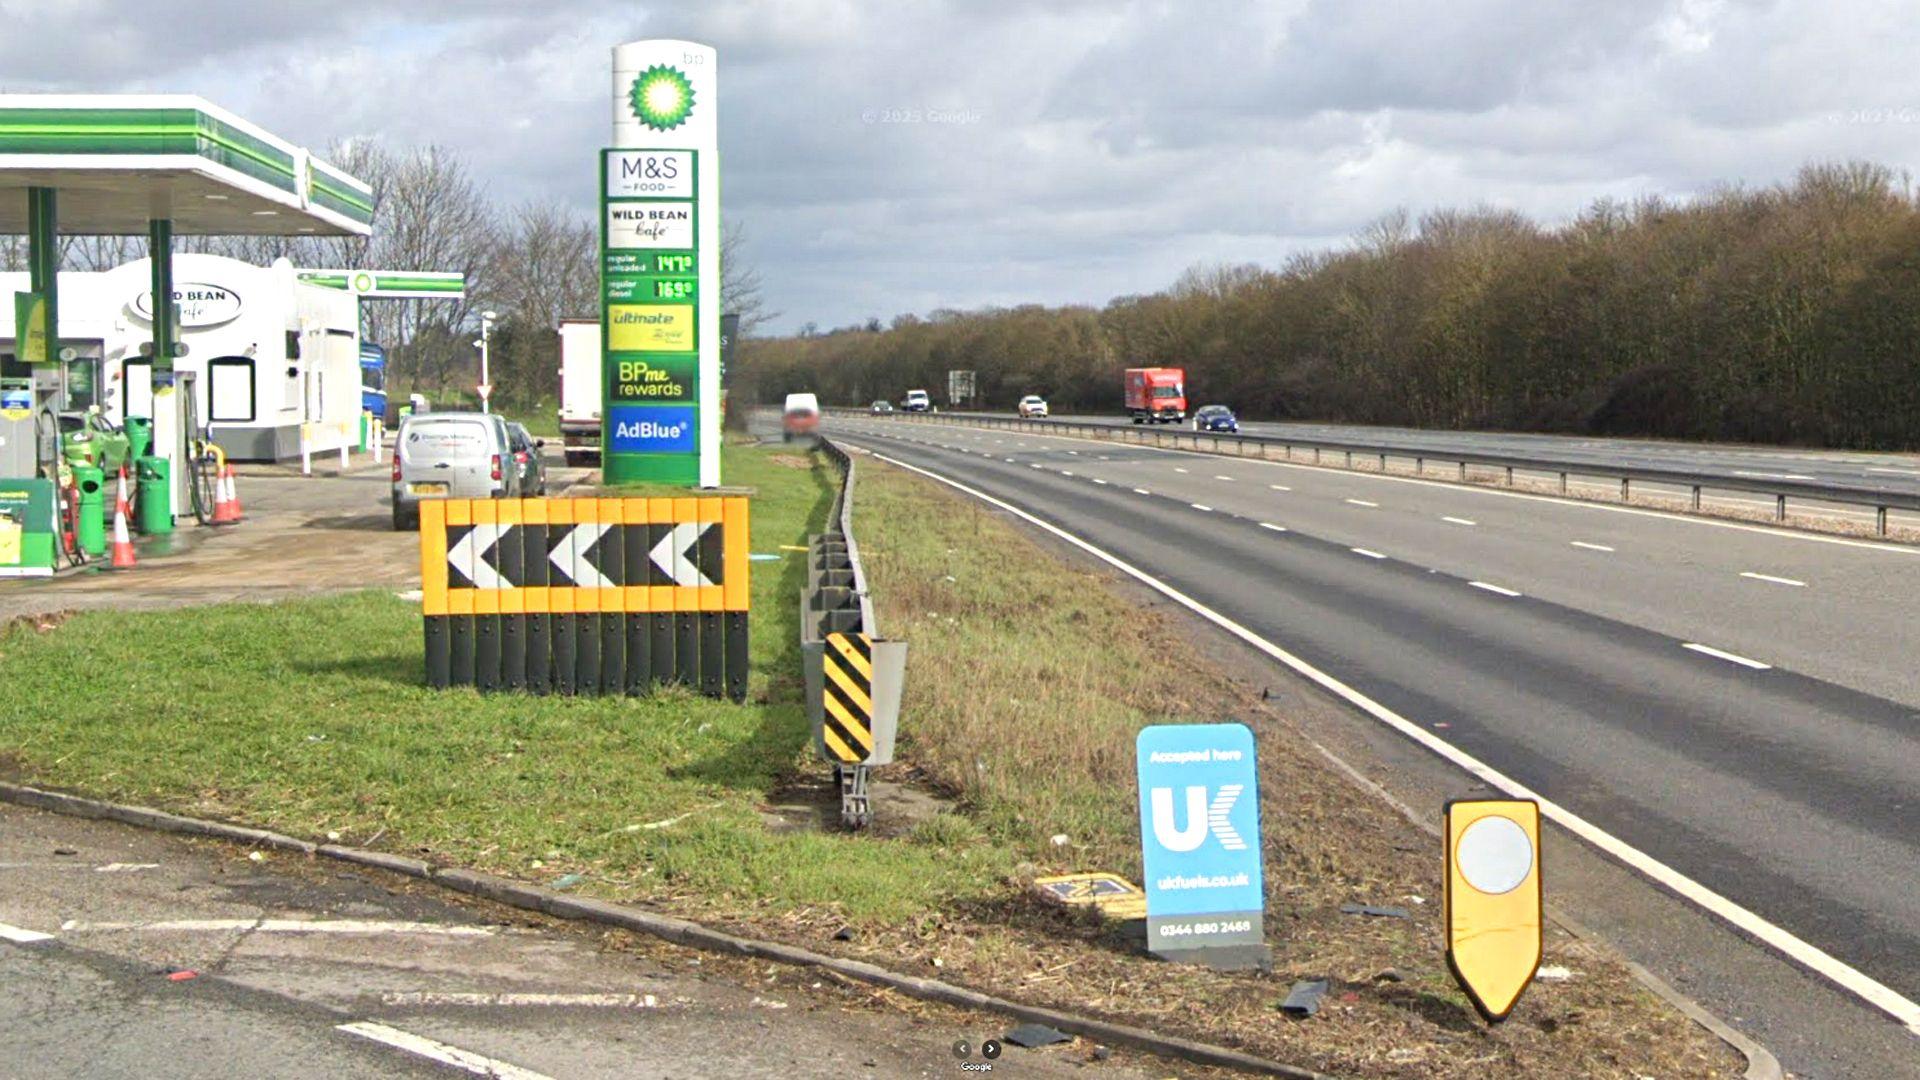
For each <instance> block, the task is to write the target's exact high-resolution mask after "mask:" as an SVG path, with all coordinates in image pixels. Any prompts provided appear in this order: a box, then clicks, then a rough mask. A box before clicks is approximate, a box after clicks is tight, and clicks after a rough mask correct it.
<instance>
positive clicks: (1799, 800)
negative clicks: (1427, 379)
mask: <svg viewBox="0 0 1920 1080" xmlns="http://www.w3.org/2000/svg"><path fill="white" fill-rule="evenodd" d="M829 426H830V430H831V431H832V432H833V433H834V434H836V435H843V436H845V437H847V439H848V441H850V442H852V443H854V444H856V445H860V446H865V447H868V448H870V449H873V450H875V451H877V452H880V453H883V454H886V455H889V456H892V457H895V458H897V459H898V460H901V461H904V462H907V463H910V464H915V465H919V466H922V467H925V468H928V469H932V470H935V471H937V472H940V473H942V474H944V475H947V476H949V477H952V478H954V479H958V480H961V481H963V482H965V483H968V484H970V485H972V486H974V487H976V488H978V489H980V490H982V491H984V492H986V493H988V494H991V495H993V496H995V497H998V498H1001V499H1004V500H1006V501H1007V502H1009V503H1011V504H1013V505H1016V506H1019V507H1021V508H1022V509H1024V510H1027V511H1028V512H1030V513H1033V514H1035V515H1036V516H1038V517H1040V518H1041V519H1043V520H1046V521H1048V522H1050V523H1053V524H1055V525H1058V526H1060V527H1062V528H1065V529H1067V530H1069V531H1070V532H1072V533H1074V534H1075V535H1078V536H1081V537H1083V538H1085V539H1087V540H1089V541H1090V542H1092V543H1095V544H1097V545H1099V546H1100V547H1102V548H1104V549H1105V550H1107V551H1109V552H1111V553H1113V554H1114V555H1116V556H1118V557H1120V558H1122V559H1124V560H1126V561H1128V562H1130V563H1132V564H1133V565H1135V566H1138V567H1141V568H1144V569H1147V570H1149V571H1150V572H1152V573H1154V574H1156V575H1157V576H1159V577H1161V578H1162V579H1163V580H1164V581H1166V582H1168V583H1169V584H1171V585H1173V586H1174V587H1176V588H1178V589H1180V590H1182V591H1183V592H1185V593H1187V594H1188V595H1190V596H1192V597H1194V598H1195V599H1197V600H1199V601H1200V602H1202V603H1204V604H1206V605H1208V606H1210V607H1212V608H1213V609H1214V610H1216V611H1219V612H1220V613H1222V614H1224V615H1226V616H1227V617H1229V618H1231V619H1234V620H1235V621H1237V622H1239V623H1241V624H1242V625H1244V626H1246V627H1248V628H1250V629H1252V630H1253V631H1254V632H1256V633H1258V634H1260V635H1261V636H1262V637H1264V638H1266V639H1268V640H1270V641H1272V642H1274V643H1276V644H1278V645H1279V646H1281V647H1283V648H1285V649H1287V650H1289V651H1291V652H1293V653H1294V654H1296V655H1298V656H1300V657H1302V658H1304V659H1305V660H1307V661H1308V662H1309V663H1311V664H1313V665H1315V666H1316V667H1318V668H1320V669H1321V670H1322V671H1325V672H1327V673H1329V674H1331V675H1333V676H1334V677H1335V678H1338V679H1340V680H1342V681H1344V682H1345V683H1347V684H1348V685H1350V686H1352V687H1354V688H1355V689H1357V690H1359V691H1360V692H1362V693H1364V694H1366V695H1368V696H1370V697H1372V698H1373V699H1375V700H1377V701H1379V702H1381V703H1382V704H1384V705H1386V706H1387V707H1389V708H1391V709H1393V710H1395V711H1396V712H1398V713H1400V714H1401V715H1403V716H1406V717H1408V718H1410V719H1412V720H1414V721H1415V722H1417V723H1419V724H1421V725H1423V726H1427V727H1429V728H1431V729H1432V730H1434V731H1435V732H1438V733H1441V734H1442V735H1443V737H1444V738H1445V739H1447V740H1448V741H1450V742H1451V743H1453V744H1454V745H1455V746H1457V747H1459V748H1461V749H1463V750H1465V751H1467V752H1469V753H1471V754H1473V755H1474V756H1476V757H1478V758H1479V759H1481V760H1483V761H1485V762H1488V763H1489V764H1491V765H1493V766H1494V767H1496V768H1499V769H1501V770H1502V771H1504V772H1506V773H1507V774H1508V775H1510V776H1513V777H1515V778H1516V779H1518V780H1519V781H1521V782H1522V783H1525V784H1527V785H1528V786H1530V787H1532V788H1534V789H1535V790H1538V791H1540V792H1542V793H1543V794H1544V795H1546V796H1547V797H1549V798H1552V799H1554V800H1555V801H1557V802H1559V803H1560V804H1562V805H1564V806H1566V807H1568V808H1569V809H1571V810H1573V811H1574V812H1576V813H1578V814H1580V815H1582V816H1583V817H1585V818H1586V819H1587V820H1589V821H1592V822H1595V823H1597V824H1599V825H1600V826H1601V827H1602V828H1604V829H1606V830H1608V831H1609V832H1611V833H1612V834H1614V835H1615V836H1617V837H1619V838H1621V839H1623V840H1625V841H1626V842H1628V843H1630V844H1632V845H1633V846H1635V847H1637V848H1639V849H1640V850H1641V851H1643V852H1646V853H1648V854H1650V855H1652V856H1654V857H1655V858H1657V859H1659V860H1661V861H1663V862H1665V863H1667V864H1669V865H1671V866H1673V867H1675V868H1676V869H1678V870H1680V871H1681V872H1682V873H1685V874H1687V875H1689V876H1691V877H1692V878H1694V879H1695V880H1696V881H1699V882H1701V883H1703V884H1704V885H1706V886H1708V887H1709V888H1711V889H1713V890H1715V891H1717V892H1719V893H1721V894H1722V895H1725V896H1727V897H1729V898H1731V899H1733V900H1734V901H1736V902H1738V903H1740V904H1742V905H1744V906H1746V907H1748V908H1749V909H1752V910H1754V911H1755V912H1757V913H1758V914H1760V915H1761V916H1763V917H1764V918H1766V919H1768V920H1770V921H1772V922H1773V923H1776V924H1778V925H1780V926H1783V927H1785V928H1786V929H1787V930H1788V931H1790V932H1792V933H1794V934H1796V935H1798V936H1799V937H1801V938H1803V939H1806V940H1808V941H1810V942H1812V943H1813V944H1815V945H1817V946H1819V947H1821V948H1823V949H1825V950H1827V951H1829V952H1830V953H1832V954H1834V955H1835V956H1837V957H1838V958H1839V959H1841V960H1843V961H1845V962H1846V963H1848V964H1851V965H1853V966H1854V967H1857V968H1859V969H1860V970H1862V971H1864V972H1866V973H1867V974H1868V975H1870V976H1872V977H1873V978H1876V979H1878V980H1880V981H1882V982H1884V983H1886V984H1888V985H1889V986H1891V987H1892V988H1894V989H1895V990H1896V991H1898V992H1900V993H1901V994H1903V995H1905V996H1907V997H1909V998H1916V997H1920V738H1916V709H1920V680H1916V679H1915V677H1914V676H1913V673H1912V665H1911V657H1912V656H1913V655H1914V647H1915V646H1916V645H1920V634H1917V633H1916V620H1915V619H1914V618H1913V615H1912V603H1913V599H1912V598H1913V597H1914V596H1916V595H1920V588H1917V587H1920V549H1916V548H1909V547H1902V546H1898V545H1887V544H1875V543H1865V542H1860V541H1852V540H1846V539H1842V538H1837V537H1820V536H1812V535H1808V534H1799V533H1789V532H1784V531H1779V530H1772V529H1765V528H1758V527H1754V526H1747V525H1739V524H1734V523H1727V522H1712V521H1706V520H1701V519H1688V518H1680V517H1676V516H1672V515H1663V514H1655V513H1649V512H1645V511H1640V510H1635V509H1632V508H1622V507H1610V506H1604V505H1596V504H1590V503H1573V502H1568V501H1564V500H1556V499H1547V498H1537V497H1526V496H1520V495H1515V494H1512V493H1507V492H1502V491H1497V490H1488V489H1479V488H1470V487H1461V486H1456V485H1447V484H1438V483H1425V482H1420V481H1417V480H1412V479H1407V478H1393V477H1381V476H1377V475H1369V474H1360V473H1351V472H1345V471H1342V470H1333V469H1315V468H1311V467H1307V466H1292V465H1286V464H1281V463H1272V462H1258V461H1253V460H1236V459H1229V458H1221V457H1215V456H1209V455H1196V454H1185V453H1175V452H1167V451H1159V450H1153V449H1148V448H1144V447H1133V446H1122V445H1115V444H1111V443H1106V442H1096V441H1088V440H1078V439H1063V438H1053V437H1041V436H1035V435H1032V434H1029V433H1024V432H1007V431H998V430H986V429H969V428H965V427H961V426H948V425H931V426H928V425H920V424H913V425H908V424H901V423H897V422H891V421H885V420H881V421H872V420H865V419H835V420H833V421H832V422H831V423H830V425H829ZM1282 530H1284V531H1282ZM1708 650H1711V651H1708ZM1753 665H1764V666H1753ZM1687 945H1688V943H1687V942H1686V941H1684V940H1681V941H1676V940H1674V939H1673V938H1672V937H1666V938H1661V937H1659V936H1658V935H1654V936H1653V937H1652V938H1651V939H1650V940H1649V941H1648V942H1646V943H1645V947H1649V948H1652V949H1654V950H1656V951H1660V952H1665V953H1666V955H1651V956H1641V957H1639V958H1640V959H1642V960H1643V961H1644V962H1650V963H1649V966H1655V967H1656V970H1658V965H1659V964H1660V963H1661V962H1663V961H1664V962H1666V966H1668V967H1670V968H1671V967H1673V966H1674V965H1675V964H1676V963H1677V964H1679V965H1681V966H1685V965H1687V964H1694V965H1695V966H1698V965H1699V964H1701V963H1707V961H1706V960H1703V959H1702V958H1698V957H1690V956H1687V955H1685V951H1686V949H1687ZM1674 949H1678V950H1680V955H1674V954H1673V953H1672V952H1671V951H1670V950H1674ZM1696 985H1697V981H1696ZM1703 989H1704V990H1705V992H1704V993H1702V994H1701V996H1702V997H1703V998H1706V999H1708V1001H1709V1004H1710V1005H1714V1006H1717V1007H1718V1008H1719V1009H1721V1010H1722V1011H1723V1012H1724V1013H1725V1014H1726V1015H1730V1016H1740V1017H1744V1018H1759V1020H1760V1024H1761V1026H1762V1027H1763V1028H1768V1029H1770V1030H1771V1032H1772V1033H1773V1034H1775V1035H1777V1036H1778V1037H1779V1038H1778V1042H1779V1043H1782V1044H1785V1046H1784V1047H1783V1046H1781V1045H1775V1043H1774V1042H1772V1041H1770V1042H1769V1045H1772V1046H1774V1048H1775V1049H1776V1051H1779V1052H1782V1057H1783V1059H1784V1060H1787V1062H1788V1064H1789V1067H1795V1065H1796V1062H1795V1055H1794V1052H1793V1051H1794V1050H1795V1049H1796V1048H1807V1047H1814V1046H1818V1047H1819V1048H1820V1049H1819V1054H1820V1057H1821V1060H1820V1061H1819V1063H1818V1067H1811V1066H1812V1063H1811V1062H1810V1061H1808V1060H1807V1059H1806V1058H1805V1057H1803V1058H1801V1059H1800V1064H1799V1066H1798V1071H1799V1072H1800V1073H1801V1075H1833V1076H1876V1075H1889V1074H1891V1075H1901V1074H1902V1073H1901V1072H1899V1071H1898V1070H1897V1069H1895V1070H1894V1071H1892V1072H1891V1073H1889V1068H1890V1063H1893V1062H1899V1063H1901V1064H1903V1065H1904V1064H1905V1063H1907V1062H1909V1061H1910V1062H1911V1063H1912V1069H1911V1071H1910V1072H1908V1073H1906V1074H1907V1075H1920V1040H1915V1039H1913V1038H1912V1037H1911V1036H1908V1035H1907V1034H1906V1033H1905V1032H1904V1031H1902V1030H1901V1029H1900V1028H1898V1027H1897V1026H1896V1025H1894V1024H1893V1023H1892V1022H1891V1021H1890V1020H1887V1019H1886V1018H1885V1017H1884V1015H1883V1014H1879V1013H1875V1012H1870V1011H1868V1010H1867V1009H1866V1008H1865V1007H1864V1006H1860V1007H1858V1008H1855V1009H1853V1010H1852V1015H1851V1019H1850V1021H1849V1022H1851V1023H1857V1024H1858V1025H1859V1029H1858V1030H1859V1037H1858V1038H1857V1039H1854V1040H1852V1042H1853V1043H1854V1044H1855V1045H1856V1046H1857V1047H1858V1049H1859V1052H1858V1053H1857V1054H1854V1055H1849V1054H1848V1052H1847V1047H1846V1046H1845V1045H1842V1046H1839V1047H1835V1046H1834V1044H1833V1042H1832V1038H1831V1035H1832V1033H1831V1031H1828V1032H1824V1033H1823V1032H1818V1031H1807V1030H1803V1029H1804V1027H1805V1024H1804V1021H1803V1020H1797V1019H1796V1014H1800V1016H1802V1017H1804V1016H1808V1015H1812V1013H1813V1012H1815V1011H1817V1010H1809V1009H1807V1008H1806V1007H1805V1006H1804V1005H1803V1004H1802V1003H1800V1002H1795V1001H1791V1000H1777V999H1775V998H1773V997H1772V996H1770V995H1769V994H1768V993H1767V988H1766V987H1765V986H1762V985H1751V986H1717V987H1715V986H1711V985H1709V986H1707V987H1704V988H1703ZM1815 992H1816V993H1823V994H1831V995H1835V996H1842V997H1844V995H1840V994H1839V993H1838V992H1837V991H1834V990H1832V989H1831V988H1830V987H1820V988H1816V990H1815ZM1829 1004H1830V1003H1829ZM1829 1015H1830V1014H1829ZM1822 1023H1823V1024H1825V1025H1826V1026H1828V1027H1831V1024H1830V1023H1828V1022H1827V1021H1822ZM1763 1037H1764V1036H1763ZM1909 1055H1911V1056H1909Z"/></svg>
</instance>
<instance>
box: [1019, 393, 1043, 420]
mask: <svg viewBox="0 0 1920 1080" xmlns="http://www.w3.org/2000/svg"><path fill="white" fill-rule="evenodd" d="M1020 415H1021V416H1045V415H1047V399H1046V398H1043V397H1041V396H1040V395H1039V394H1028V395H1027V396H1026V397H1023V398H1021V399H1020Z"/></svg>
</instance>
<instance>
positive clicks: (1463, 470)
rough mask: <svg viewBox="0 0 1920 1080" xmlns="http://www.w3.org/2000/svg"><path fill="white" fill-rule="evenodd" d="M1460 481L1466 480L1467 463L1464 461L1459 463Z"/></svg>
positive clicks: (1464, 481)
mask: <svg viewBox="0 0 1920 1080" xmlns="http://www.w3.org/2000/svg"><path fill="white" fill-rule="evenodd" d="M1460 482H1461V483H1463V484H1464V483H1466V482H1467V463H1466V462H1464V461H1463V462H1461V463H1460Z"/></svg>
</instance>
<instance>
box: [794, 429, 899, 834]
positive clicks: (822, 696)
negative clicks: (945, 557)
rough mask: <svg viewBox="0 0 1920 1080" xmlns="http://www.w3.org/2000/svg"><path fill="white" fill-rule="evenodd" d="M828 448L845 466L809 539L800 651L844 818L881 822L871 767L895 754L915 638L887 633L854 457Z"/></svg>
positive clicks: (817, 736)
mask: <svg viewBox="0 0 1920 1080" xmlns="http://www.w3.org/2000/svg"><path fill="white" fill-rule="evenodd" d="M820 449H821V450H822V451H823V452H825V453H826V455H827V457H828V458H829V459H830V460H832V461H833V463H834V464H835V465H836V466H837V467H838V468H839V469H840V470H841V477H842V479H841V483H840V491H839V494H838V495H836V496H835V497H834V503H833V508H832V512H831V513H830V514H829V515H828V518H827V531H826V532H824V533H821V534H818V535H815V536H810V537H808V538H807V582H806V585H805V586H804V587H803V588H802V589H801V591H800V653H801V662H802V665H803V668H804V671H805V676H806V688H807V717H808V719H810V720H811V721H812V722H813V745H814V749H815V750H816V751H818V752H819V754H820V757H821V759H822V760H823V761H826V762H827V763H828V764H829V765H831V766H832V767H833V775H834V781H835V783H836V785H837V786H838V787H839V789H840V822H841V824H843V825H845V826H846V827H848V828H850V829H860V828H865V827H866V826H867V825H869V824H871V823H872V821H873V806H872V802H871V800H870V798H869V796H868V790H867V780H868V775H869V773H870V772H871V771H872V770H873V769H874V768H875V767H876V766H880V765H886V764H888V763H890V762H892V761H893V740H894V733H895V732H896V731H897V730H898V728H899V721H900V687H901V683H902V681H903V680H904V679H905V676H906V668H907V643H906V642H904V641H888V640H886V639H885V638H883V637H881V636H880V631H879V628H878V626H877V625H876V624H875V622H874V617H873V603H872V601H871V599H870V597H869V596H868V593H867V579H866V573H865V572H864V571H863V570H862V569H861V567H860V549H859V547H858V545H856V544H855V543H854V539H853V529H852V518H853V477H854V467H853V461H852V459H851V458H849V457H848V456H847V454H846V451H844V450H842V449H841V448H840V447H838V446H836V445H834V443H833V442H832V440H830V439H821V440H820Z"/></svg>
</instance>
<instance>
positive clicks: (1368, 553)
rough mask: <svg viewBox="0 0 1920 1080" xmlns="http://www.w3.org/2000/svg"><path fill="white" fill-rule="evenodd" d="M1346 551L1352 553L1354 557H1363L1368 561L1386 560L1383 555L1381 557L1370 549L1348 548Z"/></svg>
mask: <svg viewBox="0 0 1920 1080" xmlns="http://www.w3.org/2000/svg"><path fill="white" fill-rule="evenodd" d="M1347 550H1348V551H1351V552H1353V553H1354V554H1355V555H1365V556H1366V557H1367V558H1369V559H1384V558H1386V556H1385V555H1382V554H1380V553H1379V552H1377V551H1374V550H1372V549H1371V548H1348V549H1347Z"/></svg>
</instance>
